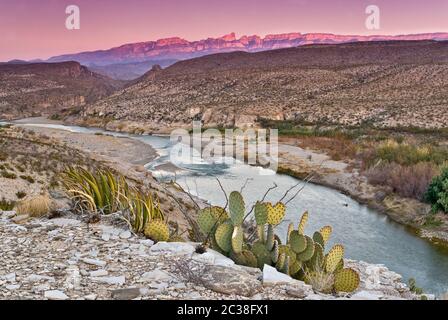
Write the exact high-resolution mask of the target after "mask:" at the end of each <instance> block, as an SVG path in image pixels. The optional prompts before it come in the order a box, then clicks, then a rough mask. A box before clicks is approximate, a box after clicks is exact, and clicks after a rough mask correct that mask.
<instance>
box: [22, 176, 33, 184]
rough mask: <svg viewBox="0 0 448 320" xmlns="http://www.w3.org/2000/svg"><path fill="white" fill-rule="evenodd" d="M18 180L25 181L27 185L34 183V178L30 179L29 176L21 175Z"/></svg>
mask: <svg viewBox="0 0 448 320" xmlns="http://www.w3.org/2000/svg"><path fill="white" fill-rule="evenodd" d="M20 179H23V180H25V181H28V182H29V183H34V182H35V180H34V178H33V177H31V176H26V175H21V176H20Z"/></svg>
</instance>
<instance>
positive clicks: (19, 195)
mask: <svg viewBox="0 0 448 320" xmlns="http://www.w3.org/2000/svg"><path fill="white" fill-rule="evenodd" d="M16 196H17V198H19V199H23V198H25V197H26V192H24V191H19V192H17V193H16Z"/></svg>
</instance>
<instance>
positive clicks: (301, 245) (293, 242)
mask: <svg viewBox="0 0 448 320" xmlns="http://www.w3.org/2000/svg"><path fill="white" fill-rule="evenodd" d="M289 245H290V247H291V249H292V250H293V251H294V252H295V253H301V252H303V251H304V250H305V249H306V247H307V245H306V238H305V236H304V235H302V234H300V233H299V232H298V231H297V230H294V231H292V232H291V234H290V236H289Z"/></svg>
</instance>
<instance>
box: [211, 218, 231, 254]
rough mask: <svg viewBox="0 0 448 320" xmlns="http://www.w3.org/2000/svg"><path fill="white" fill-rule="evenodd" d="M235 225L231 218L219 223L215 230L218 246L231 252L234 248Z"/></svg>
mask: <svg viewBox="0 0 448 320" xmlns="http://www.w3.org/2000/svg"><path fill="white" fill-rule="evenodd" d="M233 229H234V227H233V225H232V222H231V221H230V220H228V221H226V222H224V223H223V224H221V225H219V227H218V228H217V229H216V232H215V240H216V243H217V244H218V246H219V247H220V248H221V249H222V250H223V251H224V252H229V251H230V250H231V249H232V234H233Z"/></svg>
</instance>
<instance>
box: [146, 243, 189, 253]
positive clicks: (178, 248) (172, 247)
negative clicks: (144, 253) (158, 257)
mask: <svg viewBox="0 0 448 320" xmlns="http://www.w3.org/2000/svg"><path fill="white" fill-rule="evenodd" d="M195 250H196V248H195V246H194V245H193V244H191V243H186V242H158V243H156V244H155V245H153V246H152V247H151V249H150V252H154V253H155V252H166V253H171V254H186V255H191V254H193V252H194V251H195Z"/></svg>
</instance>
